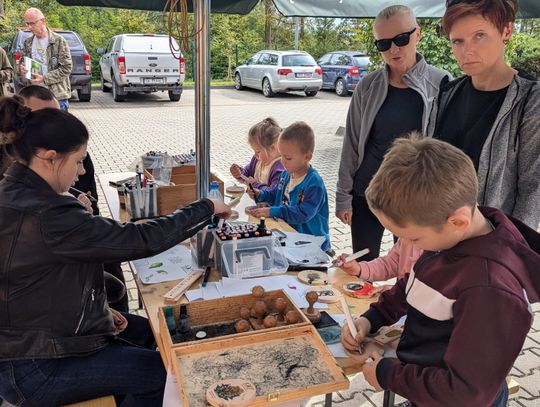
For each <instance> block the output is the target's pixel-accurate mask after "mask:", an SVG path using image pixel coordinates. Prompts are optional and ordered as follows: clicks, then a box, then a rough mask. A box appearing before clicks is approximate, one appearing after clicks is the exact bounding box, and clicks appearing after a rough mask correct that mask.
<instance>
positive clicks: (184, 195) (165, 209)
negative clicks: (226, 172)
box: [157, 165, 224, 215]
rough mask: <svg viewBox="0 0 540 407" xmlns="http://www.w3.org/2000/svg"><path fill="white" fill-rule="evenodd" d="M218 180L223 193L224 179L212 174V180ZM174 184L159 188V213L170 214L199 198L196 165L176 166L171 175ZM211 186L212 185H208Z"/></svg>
mask: <svg viewBox="0 0 540 407" xmlns="http://www.w3.org/2000/svg"><path fill="white" fill-rule="evenodd" d="M212 181H217V182H218V184H219V191H220V192H221V195H223V193H224V186H223V181H222V180H221V179H220V178H219V177H218V176H217V175H216V174H214V173H211V174H210V182H212ZM171 182H172V183H174V185H172V186H160V187H159V188H158V194H157V198H158V210H159V215H168V214H170V213H172V212H174V211H175V210H176V209H177V208H181V207H184V206H186V205H188V204H190V203H191V202H193V201H195V200H196V199H197V189H196V181H195V166H194V165H184V166H182V167H174V168H173V171H172V175H171ZM208 188H210V185H208Z"/></svg>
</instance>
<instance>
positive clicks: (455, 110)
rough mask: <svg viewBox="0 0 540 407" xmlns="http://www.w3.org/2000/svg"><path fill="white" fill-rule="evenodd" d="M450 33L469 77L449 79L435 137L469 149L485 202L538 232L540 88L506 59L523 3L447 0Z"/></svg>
mask: <svg viewBox="0 0 540 407" xmlns="http://www.w3.org/2000/svg"><path fill="white" fill-rule="evenodd" d="M446 5H447V8H446V12H445V14H444V17H443V28H444V30H445V32H446V33H447V34H448V37H449V39H450V43H451V45H452V51H453V53H454V56H455V58H456V60H457V62H458V64H459V66H460V67H461V69H462V70H463V72H465V76H463V77H461V78H459V79H456V80H454V81H452V82H450V81H447V80H443V82H442V83H441V86H440V92H439V96H438V100H437V102H436V103H435V104H434V107H433V110H432V112H431V118H430V125H429V128H428V134H429V135H431V136H433V137H436V138H439V139H441V140H444V141H447V142H449V143H451V144H453V145H455V146H456V147H459V148H461V149H462V150H463V151H464V152H465V153H467V154H468V155H469V157H470V158H471V159H472V161H473V163H474V165H475V167H476V171H477V173H478V181H479V191H478V192H479V193H478V202H479V203H480V204H481V205H487V206H493V207H496V208H500V209H502V210H503V211H505V212H506V213H508V214H509V215H512V216H514V217H515V218H517V219H519V220H521V221H523V222H524V223H526V224H527V225H529V226H530V227H532V228H533V229H536V228H537V227H538V222H539V221H540V114H539V113H538V112H540V88H539V86H538V82H537V81H536V80H535V78H533V77H531V76H530V75H528V74H527V73H525V72H523V71H518V70H516V69H514V68H512V67H511V66H509V65H508V63H507V62H506V60H505V57H504V51H505V46H506V44H507V43H508V42H509V41H510V38H511V36H512V32H513V30H514V20H515V17H516V13H517V10H518V4H517V0H465V1H463V0H447V2H446Z"/></svg>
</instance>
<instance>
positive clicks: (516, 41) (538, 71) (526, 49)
mask: <svg viewBox="0 0 540 407" xmlns="http://www.w3.org/2000/svg"><path fill="white" fill-rule="evenodd" d="M506 60H507V61H508V63H509V64H510V65H511V66H512V67H513V68H515V69H522V70H523V71H525V72H527V73H529V74H531V75H532V76H534V77H536V78H540V34H536V35H530V34H525V33H519V34H514V35H513V37H512V40H511V41H510V44H508V47H507V49H506Z"/></svg>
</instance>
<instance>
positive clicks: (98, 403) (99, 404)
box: [64, 396, 116, 407]
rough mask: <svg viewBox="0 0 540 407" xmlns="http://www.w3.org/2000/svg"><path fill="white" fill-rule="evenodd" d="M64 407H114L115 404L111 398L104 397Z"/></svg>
mask: <svg viewBox="0 0 540 407" xmlns="http://www.w3.org/2000/svg"><path fill="white" fill-rule="evenodd" d="M64 407H116V402H115V401H114V397H113V396H105V397H100V398H98V399H93V400H87V401H81V402H80V403H74V404H69V405H66V406H64Z"/></svg>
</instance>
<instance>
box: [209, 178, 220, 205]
mask: <svg viewBox="0 0 540 407" xmlns="http://www.w3.org/2000/svg"><path fill="white" fill-rule="evenodd" d="M208 198H209V199H219V200H220V201H223V196H222V195H221V192H219V184H218V182H217V181H212V182H211V183H210V192H209V193H208Z"/></svg>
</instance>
